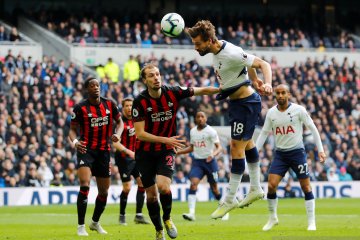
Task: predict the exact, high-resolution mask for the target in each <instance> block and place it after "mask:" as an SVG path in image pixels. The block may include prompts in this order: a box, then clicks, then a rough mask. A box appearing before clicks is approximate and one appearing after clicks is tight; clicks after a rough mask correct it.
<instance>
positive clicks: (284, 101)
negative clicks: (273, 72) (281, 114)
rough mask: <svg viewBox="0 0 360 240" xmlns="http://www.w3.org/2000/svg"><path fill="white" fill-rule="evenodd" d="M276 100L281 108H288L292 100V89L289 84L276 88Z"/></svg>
mask: <svg viewBox="0 0 360 240" xmlns="http://www.w3.org/2000/svg"><path fill="white" fill-rule="evenodd" d="M275 98H276V101H277V103H278V104H279V105H280V106H287V105H288V102H289V98H290V88H289V85H287V84H280V85H278V86H277V87H276V88H275Z"/></svg>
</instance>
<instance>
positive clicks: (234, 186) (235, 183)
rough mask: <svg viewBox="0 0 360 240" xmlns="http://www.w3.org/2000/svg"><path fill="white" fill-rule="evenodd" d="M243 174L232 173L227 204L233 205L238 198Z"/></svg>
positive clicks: (226, 199) (226, 198)
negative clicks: (237, 194) (236, 197)
mask: <svg viewBox="0 0 360 240" xmlns="http://www.w3.org/2000/svg"><path fill="white" fill-rule="evenodd" d="M241 178H242V174H236V173H231V176H230V181H229V185H228V187H227V194H226V197H225V201H226V202H227V203H232V202H233V201H234V198H235V196H236V193H237V190H238V188H239V185H240V182H241Z"/></svg>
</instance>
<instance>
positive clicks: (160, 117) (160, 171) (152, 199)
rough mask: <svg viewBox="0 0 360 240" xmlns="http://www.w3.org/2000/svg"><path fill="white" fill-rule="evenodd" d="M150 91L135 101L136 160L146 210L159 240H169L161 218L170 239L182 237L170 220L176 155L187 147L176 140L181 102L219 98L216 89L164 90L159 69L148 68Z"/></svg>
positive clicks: (146, 77) (143, 72)
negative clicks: (208, 97) (144, 195)
mask: <svg viewBox="0 0 360 240" xmlns="http://www.w3.org/2000/svg"><path fill="white" fill-rule="evenodd" d="M141 77H142V79H143V80H144V83H145V85H146V87H147V89H146V90H144V91H143V92H141V93H140V94H139V95H138V96H137V97H136V98H135V100H134V104H133V110H132V117H133V121H134V126H135V132H136V136H137V142H136V151H135V160H136V167H137V168H138V170H139V172H140V176H141V181H142V183H143V185H144V187H145V190H146V206H147V208H148V211H149V215H150V218H151V221H152V223H153V224H154V226H155V230H156V239H165V236H164V231H163V226H162V223H161V216H160V205H159V201H158V193H160V203H161V206H162V210H163V216H162V220H163V222H164V225H165V228H166V231H167V234H168V235H169V237H170V238H176V237H177V235H178V233H177V229H176V227H175V224H174V223H173V221H172V220H171V218H170V213H171V208H172V193H171V190H170V184H171V180H172V176H173V174H174V167H175V161H174V160H175V151H174V150H176V149H177V148H182V147H184V142H185V140H181V139H179V136H176V113H177V111H178V108H179V102H180V101H181V100H182V99H184V98H187V97H191V96H193V95H205V94H208V95H209V94H215V93H218V92H219V89H218V88H215V87H194V88H193V87H189V88H187V87H180V86H176V87H169V86H163V85H162V81H161V76H160V71H159V69H158V68H157V67H156V66H155V65H154V64H147V65H145V66H144V67H143V68H142V70H141Z"/></svg>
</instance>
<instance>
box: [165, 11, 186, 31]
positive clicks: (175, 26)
mask: <svg viewBox="0 0 360 240" xmlns="http://www.w3.org/2000/svg"><path fill="white" fill-rule="evenodd" d="M184 27H185V22H184V19H183V18H182V17H181V16H180V15H179V14H177V13H168V14H166V15H165V16H164V17H163V18H162V20H161V31H162V32H163V33H164V34H165V35H166V36H168V37H177V36H179V35H180V34H181V32H182V31H183V30H184Z"/></svg>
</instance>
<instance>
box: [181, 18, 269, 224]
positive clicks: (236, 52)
mask: <svg viewBox="0 0 360 240" xmlns="http://www.w3.org/2000/svg"><path fill="white" fill-rule="evenodd" d="M187 31H188V34H189V35H190V37H191V40H192V42H193V44H194V46H195V50H196V51H198V53H199V54H200V55H201V56H204V55H206V54H208V53H212V54H213V65H214V70H215V73H216V75H217V78H218V80H219V82H220V86H221V87H220V89H221V91H220V94H218V95H217V97H216V98H217V99H218V100H223V99H226V98H227V97H229V98H230V102H229V120H230V126H231V158H232V164H231V177H230V181H229V185H228V188H227V194H226V196H225V198H224V199H222V201H221V202H220V205H219V207H218V208H217V209H216V210H215V211H214V212H213V213H212V214H211V217H212V218H214V219H216V218H221V217H223V216H224V215H225V214H226V213H227V212H229V211H231V210H232V209H234V208H236V207H241V208H243V207H245V206H248V205H250V204H251V203H253V202H254V201H256V200H258V199H261V198H263V197H264V191H263V190H262V189H261V187H260V164H259V154H258V150H257V149H256V147H255V143H254V141H253V140H252V136H253V133H254V130H255V126H256V125H257V123H258V119H259V115H260V112H261V98H260V96H259V94H258V93H257V92H255V91H254V89H253V88H252V87H251V86H250V85H251V84H252V85H253V87H254V88H255V89H256V90H257V91H258V92H259V93H260V94H263V95H270V94H271V92H272V87H271V82H272V75H271V68H270V64H269V63H267V62H265V61H264V60H262V59H260V58H258V57H256V56H254V55H251V54H249V53H246V52H245V51H244V50H243V49H242V48H241V47H238V46H235V45H233V44H232V43H230V42H226V41H223V40H218V39H217V37H216V33H215V27H214V26H213V25H212V23H211V22H210V21H207V20H200V21H198V22H197V23H196V24H195V25H194V26H193V27H192V28H189V29H188V30H187ZM256 68H258V69H261V71H262V73H263V76H264V81H265V83H264V82H263V81H262V80H261V79H259V78H258V77H257V74H256V70H255V69H256ZM249 77H250V78H249ZM250 80H251V81H250ZM245 159H246V162H247V165H248V168H249V175H250V191H249V193H248V194H247V195H246V197H245V198H244V199H243V200H242V201H241V202H240V203H239V202H238V200H237V198H236V194H237V191H238V188H239V185H240V182H241V178H242V175H243V173H244V170H245Z"/></svg>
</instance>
